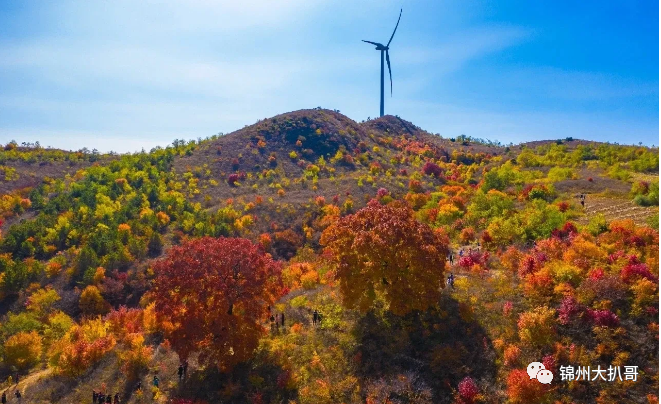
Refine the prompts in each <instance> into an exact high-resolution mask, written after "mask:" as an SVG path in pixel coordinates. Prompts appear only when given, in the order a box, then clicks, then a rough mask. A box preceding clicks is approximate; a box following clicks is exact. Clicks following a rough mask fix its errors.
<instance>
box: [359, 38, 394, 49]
mask: <svg viewBox="0 0 661 404" xmlns="http://www.w3.org/2000/svg"><path fill="white" fill-rule="evenodd" d="M363 42H367V43H371V44H372V45H375V46H376V48H374V49H376V50H378V51H387V50H388V49H390V48H388V47H387V46H386V45H384V44H381V43H378V42H372V41H366V40H364V39H363Z"/></svg>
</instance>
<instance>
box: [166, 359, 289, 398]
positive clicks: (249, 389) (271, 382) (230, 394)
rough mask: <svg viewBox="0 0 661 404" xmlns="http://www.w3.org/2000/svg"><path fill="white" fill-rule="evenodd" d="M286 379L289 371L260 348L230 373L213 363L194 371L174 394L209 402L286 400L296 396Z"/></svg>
mask: <svg viewBox="0 0 661 404" xmlns="http://www.w3.org/2000/svg"><path fill="white" fill-rule="evenodd" d="M288 380H289V373H288V372H286V371H285V370H284V369H283V368H282V367H280V366H279V365H277V364H275V362H274V361H273V360H272V359H271V358H270V357H269V356H268V355H267V354H266V353H265V352H261V351H260V352H258V353H256V355H255V357H253V358H252V359H251V360H250V361H248V362H245V363H242V364H239V365H237V366H236V367H235V368H234V369H233V370H232V372H229V373H222V372H220V371H218V369H217V368H216V367H214V366H208V367H207V368H202V369H199V370H197V371H195V372H193V373H192V374H191V375H190V376H189V378H188V380H186V382H185V383H184V384H183V385H182V386H181V387H180V388H179V391H178V394H177V397H182V398H191V399H202V400H206V401H208V402H209V403H225V402H228V403H255V402H263V403H287V402H290V401H291V400H295V399H296V397H297V395H298V394H297V391H296V390H290V389H287V384H288Z"/></svg>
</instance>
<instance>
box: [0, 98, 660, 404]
mask: <svg viewBox="0 0 661 404" xmlns="http://www.w3.org/2000/svg"><path fill="white" fill-rule="evenodd" d="M19 140H23V139H19ZM83 146H84V145H81V147H83ZM658 170H659V152H658V149H656V148H654V149H651V148H647V147H642V146H640V147H637V146H623V145H615V144H606V143H598V142H588V141H583V140H574V139H571V138H566V139H565V138H562V139H557V140H556V139H552V140H549V141H545V142H534V143H530V144H521V145H512V144H510V145H502V144H500V143H497V142H492V141H487V140H483V139H473V138H470V137H465V136H461V137H458V138H444V137H441V136H440V135H436V134H431V133H428V132H426V131H424V130H423V129H421V128H418V127H416V126H415V125H413V124H412V123H410V122H407V121H405V120H403V119H400V118H399V117H394V116H385V117H383V118H379V119H375V120H369V121H367V122H362V123H357V122H354V121H352V120H351V119H349V118H347V117H345V116H343V115H341V114H339V113H338V112H333V111H328V110H323V109H315V110H302V111H295V112H291V113H287V114H282V115H279V116H276V117H273V118H268V119H264V120H262V121H259V122H257V123H256V124H254V125H250V126H246V127H245V128H243V129H241V130H238V131H236V132H234V133H230V134H226V135H222V134H219V135H217V136H213V137H210V138H207V139H198V140H191V141H185V140H175V141H174V142H173V143H172V144H171V145H168V146H166V147H162V148H155V149H152V150H151V151H149V152H146V151H144V152H141V153H133V154H124V155H117V154H114V153H109V154H103V153H99V152H97V151H89V150H87V149H81V150H80V151H78V152H66V151H61V150H55V149H50V148H43V147H41V146H40V145H38V144H30V143H24V144H22V145H19V144H18V143H17V142H10V143H8V144H6V145H3V146H2V149H1V150H0V194H1V195H0V223H1V224H0V354H1V356H2V358H3V360H2V362H1V364H0V380H2V383H1V384H0V388H1V390H0V391H5V393H6V395H7V397H8V399H9V402H17V398H16V396H15V393H16V391H20V392H21V394H22V399H21V400H22V402H29V403H51V402H53V403H54V402H61V403H83V402H92V398H93V392H94V393H97V392H102V393H103V394H104V395H105V394H110V395H112V396H113V397H114V396H115V395H117V398H118V399H119V400H120V402H122V403H151V402H160V403H165V402H171V403H178V404H185V403H186V404H188V403H191V404H192V403H253V404H258V403H290V402H292V403H310V404H321V403H369V404H377V403H379V404H381V403H456V404H460V403H462V404H472V403H512V404H516V403H520V404H528V403H565V404H570V403H601V404H608V403H613V404H615V403H650V404H651V403H658V397H657V391H658V387H659V380H658V369H659V363H658V356H659V351H658V349H659V340H658V338H659V326H658V318H659V313H658V309H659V304H658V301H659V295H658V289H659V233H658V224H659V217H658V211H659V209H658V207H659V181H658ZM449 276H452V277H451V281H450V282H448V281H447V279H448V277H449ZM530 362H542V363H543V364H544V366H545V367H546V369H548V370H551V371H552V372H553V373H554V379H553V382H552V383H551V384H550V385H544V384H541V383H539V382H538V381H537V380H534V379H530V378H529V376H528V374H527V373H526V366H527V365H528V364H529V363H530ZM184 364H185V365H186V367H185V369H184ZM567 366H573V367H582V366H585V367H587V366H590V367H592V368H593V369H595V368H597V366H600V367H601V369H608V368H609V367H611V368H613V367H619V368H622V370H624V367H625V366H627V367H629V366H637V373H636V374H637V379H636V380H635V381H634V380H625V378H624V377H623V378H622V380H620V379H619V378H615V379H613V380H610V381H609V380H608V376H606V380H602V379H600V378H597V379H595V380H581V379H579V380H561V376H560V375H561V367H562V368H563V369H565V368H566V367H567ZM563 372H565V371H564V370H563ZM593 376H594V374H592V375H591V377H593ZM623 376H624V375H623ZM17 377H18V383H16V382H17ZM155 377H156V378H157V380H155ZM590 379H591V378H590Z"/></svg>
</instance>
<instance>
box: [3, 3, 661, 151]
mask: <svg viewBox="0 0 661 404" xmlns="http://www.w3.org/2000/svg"><path fill="white" fill-rule="evenodd" d="M400 7H402V8H403V9H404V12H403V15H402V21H401V24H400V26H399V29H398V32H397V35H396V36H395V38H394V40H393V43H392V45H391V47H392V49H391V52H390V55H391V60H392V68H393V81H394V84H393V97H392V98H390V97H387V98H386V107H385V108H386V113H388V114H393V115H399V116H400V117H402V118H404V119H407V120H410V121H412V122H413V123H415V124H416V125H418V126H420V127H422V128H424V129H426V130H429V131H430V132H434V133H439V134H441V135H443V136H446V137H452V136H456V135H459V134H462V133H463V134H466V135H471V136H475V137H481V138H487V139H493V140H500V141H502V142H504V143H509V142H514V143H518V142H521V141H528V140H535V139H557V138H564V137H567V136H573V137H576V138H584V139H594V140H601V141H611V142H620V143H627V144H631V143H638V142H639V141H640V142H643V143H645V144H648V145H651V144H655V145H658V143H659V36H658V30H659V26H658V25H659V9H658V3H656V2H654V1H649V0H645V1H636V0H628V1H612V2H611V1H589V0H586V1H579V2H576V1H561V0H554V1H529V0H528V1H474V0H458V1H439V0H399V1H391V0H386V1H384V0H361V1H353V0H352V1H344V0H342V1H340V0H281V1H279V0H242V1H240V2H239V1H235V0H232V1H211V0H168V1H156V0H141V1H135V0H98V1H96V0H95V1H67V0H62V1H57V2H55V1H37V0H35V1H23V0H4V1H2V2H0V142H2V143H6V142H8V141H10V140H12V139H15V140H17V141H18V142H19V143H20V142H23V141H29V142H34V141H37V140H38V141H40V143H41V144H42V145H44V146H46V145H50V146H53V147H60V148H65V149H80V148H82V147H88V148H90V149H91V148H97V149H99V150H101V151H109V150H114V151H119V152H126V151H135V150H139V149H140V148H142V147H144V148H145V149H149V148H151V147H153V146H156V145H161V146H165V145H167V144H169V143H170V142H171V141H172V140H173V139H175V138H185V139H190V138H197V137H206V136H209V135H212V134H215V133H218V132H225V133H228V132H231V131H233V130H236V129H239V128H242V127H243V126H244V125H248V124H252V123H254V122H256V121H257V120H258V119H261V118H266V117H270V116H273V115H276V114H279V113H283V112H287V111H292V110H297V109H301V108H313V107H316V106H322V107H324V108H331V109H339V110H340V111H341V112H342V113H344V114H345V115H347V116H349V117H350V118H352V119H354V120H357V121H360V120H363V119H365V118H367V117H368V116H371V117H374V116H377V115H378V112H379V63H380V62H379V53H378V52H377V51H375V50H374V48H373V47H372V46H370V45H367V44H365V43H363V42H361V41H360V40H361V39H367V40H372V41H377V42H387V40H388V38H389V36H390V34H391V32H392V29H393V27H394V25H395V22H396V20H397V14H398V12H399V8H400Z"/></svg>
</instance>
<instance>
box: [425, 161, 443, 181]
mask: <svg viewBox="0 0 661 404" xmlns="http://www.w3.org/2000/svg"><path fill="white" fill-rule="evenodd" d="M422 172H423V173H424V174H425V175H431V176H434V177H436V178H438V177H440V176H441V174H442V173H443V170H441V167H439V166H438V165H437V164H434V163H432V162H431V161H428V162H426V163H425V165H424V166H423V167H422Z"/></svg>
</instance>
